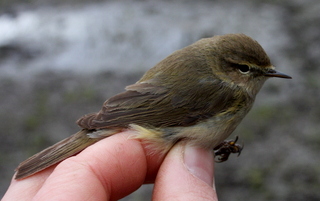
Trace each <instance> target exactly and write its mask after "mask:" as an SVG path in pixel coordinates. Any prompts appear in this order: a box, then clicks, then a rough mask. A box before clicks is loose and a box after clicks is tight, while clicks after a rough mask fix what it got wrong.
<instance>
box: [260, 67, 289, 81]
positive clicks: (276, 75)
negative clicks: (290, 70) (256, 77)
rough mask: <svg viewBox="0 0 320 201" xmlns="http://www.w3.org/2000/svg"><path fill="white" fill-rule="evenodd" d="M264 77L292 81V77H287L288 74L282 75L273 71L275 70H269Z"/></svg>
mask: <svg viewBox="0 0 320 201" xmlns="http://www.w3.org/2000/svg"><path fill="white" fill-rule="evenodd" d="M264 76H266V77H279V78H286V79H292V77H291V76H289V75H286V74H284V73H281V72H278V71H276V70H273V69H270V70H268V71H267V72H266V73H265V74H264Z"/></svg>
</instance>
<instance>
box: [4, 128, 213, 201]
mask: <svg viewBox="0 0 320 201" xmlns="http://www.w3.org/2000/svg"><path fill="white" fill-rule="evenodd" d="M133 134H134V133H133V132H132V131H126V132H122V133H119V134H117V135H113V136H110V137H108V138H105V139H103V140H101V141H99V142H97V143H95V144H94V145H92V146H90V147H88V148H87V149H85V150H84V151H82V152H81V153H80V154H78V155H76V156H74V157H71V158H68V159H66V160H64V161H62V162H61V163H60V164H58V165H56V166H53V167H50V168H48V169H45V170H44V171H41V172H39V173H37V174H35V175H33V176H31V177H28V178H26V179H23V180H18V181H17V180H14V179H13V180H12V181H11V185H10V187H9V189H8V191H7V192H6V194H5V195H4V197H3V199H2V201H10V200H46V201H48V200H75V201H78V200H79V201H80V200H81V201H82V200H118V199H120V198H123V197H125V196H126V195H129V194H130V193H132V192H134V191H135V190H136V189H138V188H139V187H140V186H141V185H142V184H146V183H154V184H155V185H154V190H153V197H152V200H217V195H216V191H215V187H214V179H213V168H214V157H213V153H212V151H211V150H204V149H201V148H197V147H193V146H190V145H188V144H187V143H185V142H179V143H177V144H176V145H175V146H174V147H173V148H172V149H171V150H170V151H169V152H168V154H167V155H166V156H165V157H164V156H161V155H160V154H157V153H153V154H152V155H150V150H148V148H146V146H145V145H144V144H143V143H141V142H140V141H138V140H135V139H130V137H129V136H131V135H133ZM99 153H100V154H99Z"/></svg>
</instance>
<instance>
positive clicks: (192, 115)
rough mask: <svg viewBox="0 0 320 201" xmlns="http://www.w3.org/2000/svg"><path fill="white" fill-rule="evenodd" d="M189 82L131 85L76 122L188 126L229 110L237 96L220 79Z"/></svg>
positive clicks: (98, 126)
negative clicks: (169, 84)
mask: <svg viewBox="0 0 320 201" xmlns="http://www.w3.org/2000/svg"><path fill="white" fill-rule="evenodd" d="M186 83H189V85H190V86H184V88H181V87H178V86H175V85H174V84H172V86H169V87H168V86H161V85H159V84H157V82H156V81H150V82H141V83H136V84H134V85H130V86H128V87H127V88H126V91H125V92H123V93H120V94H117V95H115V96H113V97H112V98H110V99H108V100H107V101H106V102H105V103H104V104H103V107H102V109H101V110H100V111H99V112H98V113H94V114H88V115H85V116H83V117H82V118H80V119H79V120H78V121H77V123H78V125H79V126H80V127H82V128H85V129H102V128H119V127H120V128H126V127H128V125H129V124H138V125H149V126H153V127H172V126H189V125H194V124H196V123H197V122H198V121H201V120H203V119H207V118H209V117H211V116H213V115H215V114H216V113H219V112H222V111H224V110H227V109H228V107H229V106H230V105H231V104H233V103H234V101H235V100H236V99H237V97H235V95H234V91H233V90H232V89H231V88H230V87H228V86H227V85H225V84H224V83H223V82H222V81H220V80H217V79H209V80H208V79H206V80H200V81H195V82H186ZM185 85H187V84H185Z"/></svg>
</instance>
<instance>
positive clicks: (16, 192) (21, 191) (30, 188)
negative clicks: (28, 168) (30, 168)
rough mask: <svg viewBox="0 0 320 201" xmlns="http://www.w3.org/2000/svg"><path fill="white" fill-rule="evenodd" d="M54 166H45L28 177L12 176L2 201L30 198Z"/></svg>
mask: <svg viewBox="0 0 320 201" xmlns="http://www.w3.org/2000/svg"><path fill="white" fill-rule="evenodd" d="M54 168H55V166H52V167H50V168H47V169H45V170H43V171H41V172H39V173H37V174H36V175H34V176H32V177H29V178H28V179H23V180H18V181H17V180H15V179H14V176H13V178H12V180H11V184H10V186H9V188H8V191H7V192H6V193H5V195H4V197H3V198H2V201H6V200H8V201H9V200H31V199H32V198H33V197H34V196H35V194H37V192H38V191H39V189H40V188H41V187H42V185H43V183H44V182H45V181H46V179H47V178H48V176H49V175H50V174H51V173H52V171H53V170H54Z"/></svg>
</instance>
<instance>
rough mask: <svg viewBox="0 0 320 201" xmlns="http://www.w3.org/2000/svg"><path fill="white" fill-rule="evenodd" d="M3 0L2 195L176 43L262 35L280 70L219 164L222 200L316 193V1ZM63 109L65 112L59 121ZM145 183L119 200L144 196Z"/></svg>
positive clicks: (319, 33)
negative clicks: (233, 151)
mask: <svg viewBox="0 0 320 201" xmlns="http://www.w3.org/2000/svg"><path fill="white" fill-rule="evenodd" d="M28 2H29V3H28V4H26V3H22V2H19V1H11V3H8V2H7V1H0V5H2V7H1V9H0V30H1V31H0V130H1V132H0V143H1V146H0V172H1V177H2V180H1V181H0V195H1V194H3V193H4V192H5V191H6V189H7V187H8V185H9V183H10V179H11V177H12V174H13V170H14V168H15V167H16V166H17V165H18V163H19V162H21V161H22V160H24V159H25V158H27V157H28V156H30V155H32V154H33V153H36V152H38V151H39V150H41V149H43V148H45V147H47V146H49V145H51V144H53V143H55V142H57V141H58V140H60V139H63V138H64V137H66V136H69V135H70V134H72V133H74V132H75V131H77V129H78V128H77V126H76V124H75V123H74V122H75V121H76V120H77V119H78V118H79V117H80V116H82V115H83V114H86V113H89V112H93V111H98V110H99V109H100V107H101V104H102V103H103V102H104V100H105V99H106V98H108V97H110V96H111V95H114V94H115V93H117V92H120V91H122V90H123V88H124V87H125V86H126V85H128V84H132V83H134V82H135V81H136V80H137V79H138V78H139V77H140V76H141V75H142V74H143V72H144V71H145V70H146V69H149V68H150V67H152V66H153V65H154V64H156V63H157V62H158V61H160V60H161V59H163V58H164V57H165V56H167V55H169V54H170V53H171V52H173V51H174V50H176V49H179V48H181V47H184V46H186V45H188V44H191V43H192V42H194V41H196V40H198V39H200V38H202V37H208V36H212V35H215V34H224V33H235V32H242V33H245V34H247V35H250V36H252V37H253V38H255V39H256V40H258V41H259V42H260V43H261V45H262V46H263V47H264V48H265V50H266V52H267V53H268V54H269V56H270V57H271V60H272V61H273V63H274V65H275V66H277V67H278V70H280V71H283V72H285V73H287V74H289V75H291V76H292V77H293V80H280V79H270V80H268V81H267V83H266V84H265V86H264V87H263V88H262V90H261V92H260V94H259V95H258V97H257V100H256V104H255V106H254V107H253V109H252V111H251V112H250V113H249V115H248V116H247V117H246V119H245V120H244V121H243V123H242V124H241V125H240V126H239V127H238V129H237V130H236V131H235V132H234V135H233V136H235V135H239V137H240V141H243V142H244V144H245V149H244V150H243V152H242V154H241V156H240V157H239V158H237V157H231V158H230V159H229V161H227V162H226V163H221V164H216V169H215V173H216V179H215V181H216V185H217V191H218V196H219V198H220V200H247V201H251V200H252V201H253V200H254V201H255V200H261V201H264V200H290V201H292V200H297V201H300V200H303V201H304V200H308V201H312V200H319V199H320V193H319V190H318V189H319V187H320V163H319V156H318V153H319V151H320V132H319V123H318V122H319V120H320V107H318V106H317V105H318V102H319V96H320V92H319V88H320V81H319V80H318V79H319V66H320V59H319V56H320V28H319V27H320V15H319V13H318V11H319V9H320V3H319V2H318V1H317V0H309V1H298V0H296V1H294V0H293V1H285V0H282V1H281V0H280V1H259V2H255V1H242V2H239V1H205V0H202V1H182V0H180V1H179V0H176V1H106V2H101V1H96V2H86V1H81V2H80V3H79V2H77V1H75V0H74V1H73V0H70V1H65V2H64V3H61V2H59V3H55V2H54V1H45V0H42V1H40V0H39V1H28ZM62 117H63V118H62ZM151 189H152V185H148V186H143V187H142V188H141V189H140V190H138V191H137V192H135V193H134V194H132V195H130V196H128V197H127V198H124V199H123V200H150V197H151Z"/></svg>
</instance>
